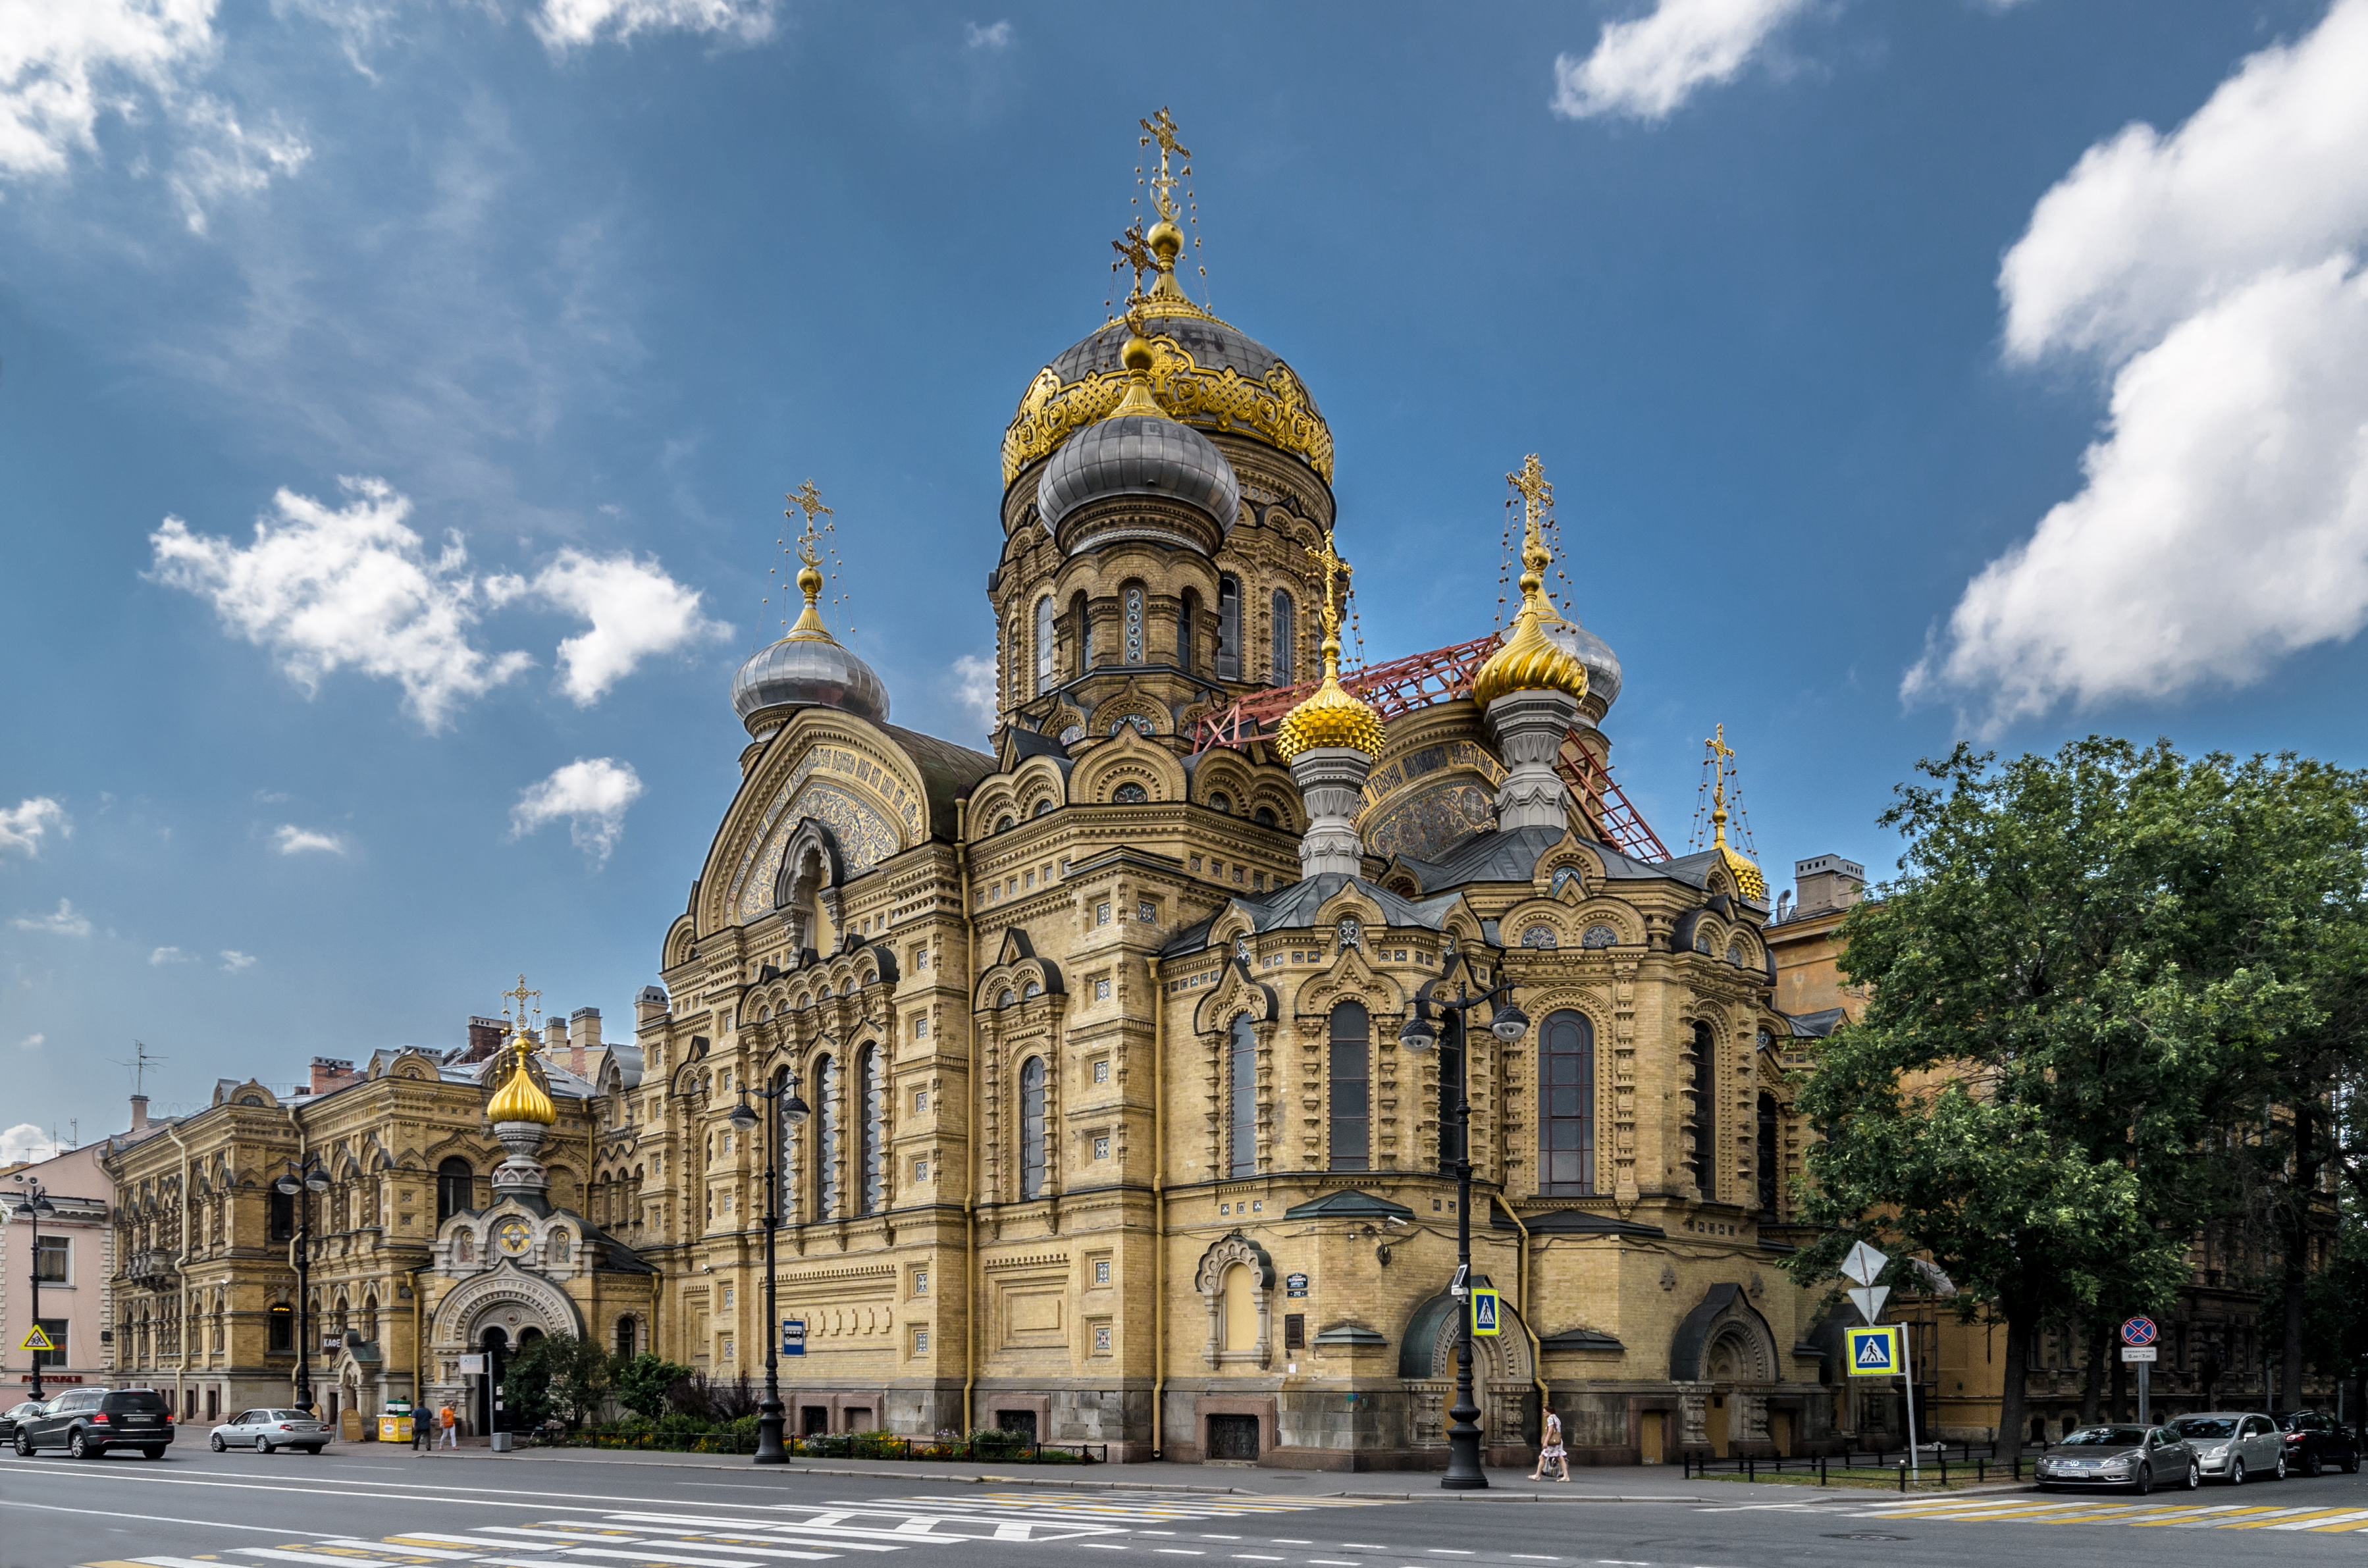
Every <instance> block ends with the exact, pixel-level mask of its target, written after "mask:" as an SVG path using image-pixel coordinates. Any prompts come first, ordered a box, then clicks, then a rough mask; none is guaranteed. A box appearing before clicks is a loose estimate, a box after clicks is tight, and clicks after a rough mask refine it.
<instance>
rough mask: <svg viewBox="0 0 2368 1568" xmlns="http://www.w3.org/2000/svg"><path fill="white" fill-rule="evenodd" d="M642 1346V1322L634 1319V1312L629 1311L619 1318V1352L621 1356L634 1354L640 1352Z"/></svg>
mask: <svg viewBox="0 0 2368 1568" xmlns="http://www.w3.org/2000/svg"><path fill="white" fill-rule="evenodd" d="M641 1347H642V1332H641V1324H637V1323H635V1322H634V1321H633V1314H632V1313H631V1312H627V1313H626V1314H625V1315H624V1316H623V1317H620V1318H619V1319H618V1320H617V1354H618V1355H620V1356H632V1355H633V1354H635V1353H636V1352H638V1351H639V1350H640V1349H641Z"/></svg>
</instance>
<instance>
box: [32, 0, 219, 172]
mask: <svg viewBox="0 0 2368 1568" xmlns="http://www.w3.org/2000/svg"><path fill="white" fill-rule="evenodd" d="M215 5H216V0H73V3H72V4H68V5H60V4H57V3H55V0H0V173H4V174H8V175H14V176H27V175H56V174H63V173H64V172H65V169H66V165H67V161H68V159H69V157H70V155H71V154H72V153H74V152H76V151H78V150H79V151H91V150H94V149H95V148H96V147H97V139H96V137H95V136H94V135H93V134H92V132H93V131H94V130H95V128H96V127H97V124H98V117H99V114H100V112H101V111H102V110H104V109H110V108H111V109H115V110H117V111H119V112H123V111H125V110H127V109H129V108H131V107H133V99H132V98H131V97H130V96H129V94H128V93H127V89H129V88H133V87H144V88H146V89H147V90H148V91H149V92H150V93H152V94H163V95H167V96H170V95H172V94H173V93H175V92H176V88H177V84H178V82H179V80H180V77H181V74H182V73H183V72H184V71H186V70H188V68H190V67H191V66H193V65H195V64H198V63H199V62H203V61H205V60H207V59H209V58H210V57H211V55H212V53H213V51H214V42H215V40H214V35H213V16H214V7H215Z"/></svg>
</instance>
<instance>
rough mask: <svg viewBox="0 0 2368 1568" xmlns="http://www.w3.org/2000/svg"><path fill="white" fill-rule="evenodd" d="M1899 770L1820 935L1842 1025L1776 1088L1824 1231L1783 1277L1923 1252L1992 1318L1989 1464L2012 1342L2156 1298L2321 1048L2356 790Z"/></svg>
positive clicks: (2077, 755)
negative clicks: (1798, 1128) (1878, 836)
mask: <svg viewBox="0 0 2368 1568" xmlns="http://www.w3.org/2000/svg"><path fill="white" fill-rule="evenodd" d="M1919 767H1920V770H1921V771H1922V772H1923V773H1924V774H1925V775H1926V776H1927V778H1930V779H1931V780H1932V782H1931V783H1930V784H1911V785H1906V786H1902V787H1901V789H1900V790H1899V792H1898V800H1897V801H1896V804H1895V805H1894V806H1893V807H1892V809H1891V810H1890V811H1889V812H1886V813H1885V814H1884V818H1883V819H1882V820H1883V823H1884V825H1885V826H1887V827H1893V828H1896V829H1898V830H1900V831H1901V832H1902V833H1903V834H1904V835H1905V836H1906V838H1907V850H1906V853H1905V855H1904V856H1903V857H1902V859H1901V861H1900V869H1901V875H1900V877H1899V878H1898V880H1897V881H1894V882H1892V883H1890V884H1889V885H1887V886H1885V887H1884V889H1883V890H1882V892H1881V896H1880V897H1879V898H1878V899H1875V900H1871V901H1869V902H1868V903H1862V904H1861V905H1860V906H1858V907H1857V908H1856V909H1854V910H1853V911H1852V912H1851V915H1850V918H1849V920H1848V921H1847V922H1846V923H1845V925H1844V927H1843V932H1842V936H1843V939H1844V941H1845V942H1846V944H1847V947H1846V949H1845V952H1844V955H1843V958H1842V970H1843V973H1844V975H1845V976H1846V977H1847V978H1848V979H1849V980H1850V982H1851V983H1853V984H1854V985H1857V986H1859V987H1861V988H1864V990H1865V991H1866V992H1867V993H1868V994H1869V1003H1868V1007H1867V1011H1866V1014H1865V1016H1864V1017H1863V1018H1862V1019H1861V1021H1860V1022H1859V1023H1858V1024H1856V1025H1853V1026H1851V1027H1850V1028H1844V1029H1841V1030H1839V1031H1838V1032H1837V1033H1836V1034H1835V1035H1834V1036H1833V1037H1832V1038H1831V1039H1830V1040H1827V1041H1825V1042H1824V1043H1823V1044H1822V1045H1821V1046H1820V1048H1819V1049H1818V1050H1817V1051H1816V1053H1815V1054H1814V1056H1813V1058H1812V1062H1811V1066H1810V1069H1809V1071H1808V1073H1807V1074H1806V1076H1805V1080H1804V1084H1803V1085H1802V1087H1801V1091H1800V1097H1799V1104H1800V1107H1801V1108H1802V1110H1803V1111H1804V1113H1805V1114H1806V1115H1807V1116H1808V1117H1809V1118H1810V1119H1812V1121H1813V1123H1815V1124H1816V1127H1817V1129H1818V1131H1820V1133H1821V1134H1822V1139H1821V1142H1819V1143H1818V1144H1816V1145H1815V1146H1813V1148H1812V1149H1811V1151H1810V1153H1809V1159H1808V1177H1809V1180H1808V1182H1807V1184H1806V1188H1807V1189H1806V1190H1805V1191H1804V1195H1803V1197H1804V1210H1805V1217H1806V1218H1808V1219H1809V1220H1811V1221H1813V1222H1816V1223H1820V1224H1823V1225H1826V1226H1828V1227H1832V1229H1831V1230H1830V1231H1829V1233H1827V1234H1826V1235H1825V1236H1823V1237H1821V1238H1820V1239H1819V1241H1818V1242H1817V1243H1816V1244H1813V1245H1811V1246H1809V1247H1807V1248H1805V1249H1804V1251H1803V1252H1801V1253H1800V1254H1798V1255H1796V1256H1794V1257H1793V1259H1791V1260H1790V1261H1789V1262H1788V1264H1787V1267H1788V1268H1790V1269H1791V1271H1792V1272H1793V1275H1794V1277H1795V1278H1798V1279H1800V1280H1801V1281H1803V1282H1804V1283H1815V1282H1819V1281H1823V1280H1825V1279H1827V1278H1830V1276H1831V1272H1832V1270H1833V1268H1834V1267H1835V1264H1836V1263H1837V1261H1838V1260H1839V1256H1840V1255H1841V1254H1842V1253H1843V1252H1844V1251H1845V1250H1847V1248H1848V1246H1849V1245H1850V1242H1851V1241H1852V1240H1854V1239H1856V1238H1857V1237H1858V1236H1860V1235H1866V1236H1868V1237H1870V1238H1871V1239H1874V1240H1876V1242H1877V1244H1879V1245H1882V1244H1888V1246H1887V1247H1886V1250H1899V1249H1903V1248H1904V1249H1906V1250H1908V1251H1915V1252H1922V1253H1927V1254H1929V1255H1930V1256H1931V1257H1932V1259H1933V1260H1934V1261H1935V1262H1936V1263H1938V1264H1939V1265H1940V1266H1941V1267H1942V1268H1944V1269H1945V1270H1947V1271H1948V1272H1949V1273H1950V1274H1951V1275H1952V1277H1953V1278H1955V1280H1956V1282H1957V1284H1958V1285H1959V1287H1960V1288H1961V1290H1963V1291H1964V1295H1963V1296H1962V1297H1961V1298H1960V1310H1961V1311H1964V1312H1968V1313H1970V1312H1975V1311H1976V1310H1986V1311H1989V1312H1995V1313H1996V1314H1997V1315H1998V1318H2000V1319H2002V1320H2003V1322H2004V1324H2005V1325H2006V1330H2007V1335H2006V1345H2005V1346H2004V1349H2005V1356H2004V1368H2003V1382H2004V1387H2003V1390H2002V1395H2003V1397H2002V1401H2001V1404H2002V1409H2001V1412H2000V1421H1999V1426H2000V1430H1999V1437H2000V1440H2001V1442H2002V1443H2003V1444H2005V1445H2006V1446H2007V1451H2008V1452H2009V1454H2011V1453H2013V1452H2016V1451H2019V1449H2020V1444H2021V1437H2022V1433H2023V1428H2024V1417H2023V1369H2024V1367H2025V1364H2026V1358H2027V1357H2028V1354H2029V1350H2030V1346H2031V1341H2032V1335H2033V1333H2034V1332H2036V1331H2037V1329H2038V1328H2039V1327H2040V1326H2041V1325H2042V1324H2044V1323H2046V1322H2048V1321H2051V1320H2054V1321H2059V1322H2060V1321H2064V1320H2066V1319H2067V1318H2071V1319H2077V1318H2078V1317H2082V1316H2088V1317H2090V1318H2092V1319H2093V1318H2094V1317H2095V1316H2096V1315H2097V1314H2111V1313H2117V1312H2123V1311H2127V1310H2132V1309H2139V1308H2146V1307H2156V1306H2159V1305H2161V1304H2163V1303H2165V1302H2166V1301H2168V1300H2169V1297H2170V1295H2171V1293H2172V1292H2173V1291H2174V1290H2176V1288H2177V1287H2178V1286H2179V1285H2180V1283H2181V1282H2182V1281H2183V1280H2184V1279H2185V1278H2186V1277H2187V1266H2186V1260H2185V1254H2186V1250H2187V1247H2188V1244H2189V1243H2190V1241H2191V1240H2192V1238H2193V1237H2194V1236H2195V1235H2196V1233H2198V1230H2199V1229H2200V1228H2201V1227H2202V1226H2203V1225H2204V1224H2206V1223H2208V1222H2210V1221H2213V1220H2214V1219H2215V1218H2217V1217H2219V1216H2221V1215H2224V1214H2225V1213H2226V1210H2227V1208H2228V1206H2229V1204H2230V1202H2231V1193H2232V1191H2233V1189H2234V1187H2235V1186H2236V1184H2237V1177H2236V1176H2235V1175H2234V1174H2233V1173H2232V1171H2231V1170H2230V1168H2229V1162H2228V1160H2227V1159H2226V1158H2225V1157H2224V1153H2223V1152H2225V1151H2227V1150H2231V1149H2238V1148H2257V1147H2259V1146H2260V1144H2261V1143H2262V1142H2264V1140H2263V1138H2262V1137H2261V1136H2260V1134H2261V1133H2262V1132H2263V1131H2264V1130H2265V1129H2266V1127H2267V1126H2268V1125H2269V1124H2270V1123H2271V1122H2272V1121H2278V1120H2279V1119H2278V1118H2276V1117H2273V1116H2271V1114H2269V1111H2268V1108H2269V1107H2271V1106H2273V1105H2292V1104H2293V1103H2294V1094H2295V1092H2296V1090H2297V1088H2298V1087H2300V1085H2298V1084H2297V1081H2296V1079H2295V1077H2294V1073H2293V1067H2294V1058H2293V1054H2292V1053H2293V1051H2294V1049H2295V1048H2296V1046H2297V1044H2298V1043H2299V1042H2301V1041H2302V1040H2305V1037H2310V1036H2312V1035H2313V1033H2314V1031H2317V1033H2318V1034H2320V1035H2327V1036H2328V1037H2329V1038H2330V1039H2331V1038H2333V1037H2334V1036H2340V1026H2336V1025H2332V1024H2330V1023H2329V1021H2328V1020H2329V1017H2330V1014H2329V1011H2328V998H2329V996H2330V995H2331V994H2333V993H2334V992H2335V991H2336V990H2338V989H2340V987H2339V986H2337V985H2336V983H2335V975H2334V971H2335V968H2336V967H2337V966H2336V962H2335V959H2334V955H2336V954H2338V953H2340V952H2342V951H2345V950H2347V949H2346V947H2345V942H2344V941H2343V940H2341V939H2336V938H2334V937H2330V936H2329V935H2328V930H2327V927H2328V926H2329V925H2330V924H2334V925H2341V924H2343V923H2344V922H2345V921H2350V922H2351V930H2352V931H2353V932H2354V933H2356V931H2357V928H2358V922H2357V920H2356V911H2357V907H2358V903H2359V887H2360V883H2361V881H2362V858H2361V847H2362V839H2361V835H2360V824H2361V822H2362V820H2363V819H2362V811H2361V802H2362V801H2363V800H2368V790H2362V781H2361V779H2360V778H2359V776H2357V775H2351V774H2344V773H2340V771H2338V770H2334V769H2328V768H2325V767H2321V766H2319V765H2317V764H2308V763H2298V762H2296V761H2294V759H2292V758H2279V759H2276V760H2275V761H2273V762H2272V761H2270V760H2266V759H2262V758H2255V759H2253V760H2252V761H2251V762H2248V763H2246V764H2242V765H2239V764H2237V763H2234V762H2232V761H2231V760H2230V759H2229V758H2227V757H2225V756H2207V757H2204V758H2202V759H2200V760H2197V761H2195V762H2189V761H2188V760H2186V759H2184V758H2182V757H2180V756H2179V755H2178V754H2177V753H2176V752H2174V751H2172V750H2171V749H2170V747H2169V744H2165V743H2157V744H2156V745H2154V746H2152V747H2149V748H2146V749H2145V750H2143V751H2141V750H2139V749H2137V748H2135V747H2133V746H2131V745H2130V744H2127V743H2125V742H2122V741H2116V740H2109V739H2101V738H2094V737H2092V738H2090V739H2089V740H2087V741H2082V742H2077V743H2074V744H2069V745H2066V746H2065V747H2064V748H2063V749H2062V750H2061V751H2060V752H2058V753H2057V754H2056V755H2055V756H2053V757H2038V756H2023V757H2021V758H2018V759H2016V760H2014V761H2012V762H2009V763H2007V764H2005V765H2003V766H2000V765H1998V764H1997V763H1996V761H1995V759H1994V758H1993V757H1991V756H1987V755H1982V754H1977V753H1975V752H1974V751H1973V750H1971V749H1970V748H1969V747H1965V746H1962V745H1961V746H1959V747H1958V748H1957V749H1956V750H1955V751H1954V752H1953V753H1952V754H1951V755H1950V756H1947V757H1945V758H1941V759H1939V760H1934V761H1927V762H1925V763H1923V764H1921V765H1919ZM2347 857H2348V858H2347ZM2328 1050H2329V1051H2334V1053H2335V1054H2337V1055H2339V1056H2340V1050H2337V1049H2336V1048H2335V1047H2333V1046H2331V1045H2330V1046H2329V1047H2328ZM2309 1097H2310V1096H2309V1095H2308V1094H2307V1093H2305V1095H2304V1099H2305V1102H2307V1101H2308V1100H2309ZM2238 1121H2244V1122H2247V1123H2248V1127H2247V1128H2246V1129H2244V1130H2242V1131H2239V1130H2237V1129H2236V1128H2235V1126H2234V1124H2235V1123H2236V1122H2238ZM2293 1123H2294V1118H2292V1117H2286V1118H2284V1119H2283V1122H2282V1123H2281V1124H2282V1125H2285V1126H2288V1127H2289V1128H2291V1127H2292V1126H2293ZM2302 1131H2305V1132H2307V1131H2308V1128H2307V1119H2306V1118H2305V1125H2304V1127H2303V1129H2302ZM2297 1256H2299V1255H2297Z"/></svg>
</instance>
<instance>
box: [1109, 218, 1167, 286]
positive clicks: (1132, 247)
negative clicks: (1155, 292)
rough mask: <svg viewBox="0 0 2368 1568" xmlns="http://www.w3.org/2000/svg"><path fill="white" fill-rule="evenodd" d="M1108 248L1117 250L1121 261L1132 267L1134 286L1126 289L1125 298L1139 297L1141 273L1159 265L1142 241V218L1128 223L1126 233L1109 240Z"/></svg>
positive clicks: (1149, 248)
mask: <svg viewBox="0 0 2368 1568" xmlns="http://www.w3.org/2000/svg"><path fill="white" fill-rule="evenodd" d="M1110 249H1112V250H1114V251H1116V252H1118V255H1119V259H1120V260H1121V261H1123V262H1124V263H1126V265H1127V266H1129V267H1133V268H1134V287H1133V289H1131V290H1128V291H1127V296H1126V297H1127V299H1128V300H1129V301H1134V300H1136V299H1139V298H1141V297H1142V294H1143V275H1144V273H1146V272H1149V271H1151V270H1152V269H1153V268H1154V267H1157V266H1158V265H1159V264H1158V263H1157V262H1156V261H1155V260H1153V259H1152V256H1151V247H1150V246H1149V245H1147V244H1144V243H1143V220H1142V219H1140V218H1137V219H1136V220H1135V221H1134V222H1132V223H1130V224H1128V225H1127V230H1126V233H1123V234H1121V235H1120V236H1119V237H1118V238H1116V239H1114V240H1112V241H1111V242H1110Z"/></svg>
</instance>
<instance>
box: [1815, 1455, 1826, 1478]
mask: <svg viewBox="0 0 2368 1568" xmlns="http://www.w3.org/2000/svg"><path fill="white" fill-rule="evenodd" d="M1825 1483H1826V1456H1825V1455H1823V1454H1819V1455H1818V1456H1817V1484H1818V1485H1820V1486H1823V1485H1824V1484H1825Z"/></svg>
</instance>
